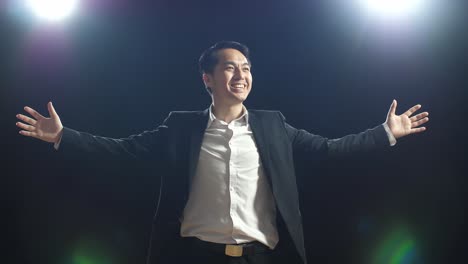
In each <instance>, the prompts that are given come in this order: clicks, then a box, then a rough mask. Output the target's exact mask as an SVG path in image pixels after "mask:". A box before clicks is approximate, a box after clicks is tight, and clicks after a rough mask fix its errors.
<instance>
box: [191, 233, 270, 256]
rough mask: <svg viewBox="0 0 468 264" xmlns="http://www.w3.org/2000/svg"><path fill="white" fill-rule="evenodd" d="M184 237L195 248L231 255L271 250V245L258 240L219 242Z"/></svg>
mask: <svg viewBox="0 0 468 264" xmlns="http://www.w3.org/2000/svg"><path fill="white" fill-rule="evenodd" d="M184 239H188V240H190V244H191V245H192V247H193V249H195V250H208V251H211V252H214V253H219V254H225V255H227V256H230V257H241V256H246V255H254V254H259V253H265V252H269V251H271V249H270V248H269V247H267V246H266V245H264V244H262V243H260V242H258V241H253V242H248V243H242V244H219V243H213V242H207V241H203V240H200V239H198V238H195V237H186V238H184Z"/></svg>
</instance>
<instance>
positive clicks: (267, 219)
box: [181, 107, 279, 248]
mask: <svg viewBox="0 0 468 264" xmlns="http://www.w3.org/2000/svg"><path fill="white" fill-rule="evenodd" d="M181 236H183V237H197V238H199V239H201V240H204V241H209V242H214V243H222V244H239V243H245V242H250V241H255V240H256V241H259V242H261V243H263V244H265V245H267V246H268V247H270V248H274V247H275V246H276V244H277V243H278V239H279V238H278V231H277V228H276V205H275V202H274V199H273V194H272V192H271V188H270V185H269V183H268V180H267V178H266V176H265V173H264V171H263V166H262V163H261V161H260V156H259V153H258V150H257V146H256V144H255V140H254V137H253V134H252V130H251V129H250V126H249V123H248V112H247V109H245V107H244V109H243V115H242V116H241V117H239V118H238V119H236V120H233V121H232V122H230V123H229V124H227V123H226V122H224V121H222V120H219V119H217V118H216V117H215V116H214V114H213V112H212V111H211V107H210V118H209V121H208V125H207V128H206V130H205V134H204V137H203V143H202V146H201V150H200V156H199V160H198V166H197V169H196V172H195V175H194V178H193V179H192V185H191V189H190V194H189V198H188V202H187V205H186V207H185V209H184V212H183V217H182V226H181Z"/></svg>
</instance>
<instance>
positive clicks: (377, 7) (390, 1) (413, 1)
mask: <svg viewBox="0 0 468 264" xmlns="http://www.w3.org/2000/svg"><path fill="white" fill-rule="evenodd" d="M360 2H361V5H362V6H363V7H364V8H365V9H367V11H368V12H369V15H372V16H378V17H381V18H399V17H407V16H411V15H415V14H416V13H418V12H419V11H420V10H421V8H422V5H423V2H424V0H360Z"/></svg>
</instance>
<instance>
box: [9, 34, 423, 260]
mask: <svg viewBox="0 0 468 264" xmlns="http://www.w3.org/2000/svg"><path fill="white" fill-rule="evenodd" d="M199 65H200V71H201V73H202V78H203V82H204V84H205V87H206V89H207V90H208V92H209V94H210V96H211V98H212V104H211V106H210V107H209V108H208V109H206V110H204V111H192V112H187V111H183V112H171V113H170V114H169V116H168V117H167V119H166V120H165V121H164V123H163V124H162V125H161V126H159V127H158V128H157V129H155V130H151V131H145V132H143V133H141V134H138V135H133V136H130V137H128V138H123V139H112V138H106V137H99V136H94V135H90V134H87V133H83V132H78V131H76V130H72V129H70V128H67V127H63V126H62V123H61V121H60V118H59V116H58V114H57V113H56V111H55V109H54V107H53V106H52V104H51V103H50V102H49V104H48V110H49V114H50V117H49V118H46V117H44V116H42V115H40V114H39V113H38V112H36V111H35V110H34V109H32V108H30V107H25V111H26V112H28V113H29V114H30V115H31V116H32V118H31V117H28V116H25V115H22V114H18V115H17V117H18V118H19V119H20V120H21V121H22V122H17V126H18V127H20V128H21V129H22V130H21V131H20V134H22V135H25V136H31V137H35V138H38V139H41V140H43V141H46V142H51V143H55V148H56V149H58V150H59V151H60V152H81V153H97V154H99V155H112V156H116V157H124V158H129V159H135V158H138V159H145V160H149V161H150V162H151V164H154V166H156V168H158V172H159V173H158V175H155V177H161V178H162V180H161V190H160V192H159V199H158V208H157V210H156V212H157V215H156V216H157V217H156V221H155V223H154V231H153V234H152V238H153V239H152V243H151V244H152V247H151V250H150V253H151V254H150V255H151V257H148V262H149V263H189V262H190V263H203V264H207V263H216V264H220V263H229V264H234V263H249V264H261V263H297V264H299V263H307V259H306V254H305V245H304V238H303V229H302V219H301V212H300V210H299V199H298V195H299V194H298V188H297V185H296V175H295V170H294V157H297V156H301V157H315V158H316V157H318V156H333V155H343V154H347V155H352V154H353V153H356V152H362V151H372V150H378V149H382V148H385V147H388V146H390V145H394V144H395V143H396V139H398V138H401V137H403V136H406V135H409V134H413V133H419V132H422V131H424V130H425V128H424V127H420V126H421V125H422V124H424V123H426V122H427V121H428V117H427V116H428V113H427V112H423V113H420V114H417V115H414V116H413V114H414V113H415V112H416V111H417V110H418V109H420V107H421V106H420V105H415V106H414V107H412V108H410V109H408V110H407V111H406V112H404V113H403V114H401V115H396V113H395V112H396V106H397V103H396V101H393V102H392V104H391V106H390V110H389V112H388V114H387V118H386V120H385V122H384V123H383V124H381V125H379V126H376V127H375V128H373V129H368V130H366V131H364V132H362V133H359V134H354V135H348V136H345V137H342V138H339V139H333V140H329V139H327V138H325V137H322V136H318V135H314V134H311V133H309V132H307V131H304V130H299V129H296V128H294V127H292V126H291V125H289V124H287V123H286V122H285V119H284V117H283V115H282V114H281V113H280V112H278V111H260V110H252V109H249V110H247V108H246V107H245V106H244V104H243V102H244V101H245V100H246V99H247V97H248V95H249V93H250V91H251V89H252V74H251V71H250V68H251V63H250V59H249V50H248V49H247V47H246V46H244V45H242V44H240V43H237V42H233V41H222V42H219V43H216V44H215V45H213V46H212V47H210V48H208V49H207V50H206V51H205V52H204V53H203V54H202V55H201V57H200V60H199Z"/></svg>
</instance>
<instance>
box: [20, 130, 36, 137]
mask: <svg viewBox="0 0 468 264" xmlns="http://www.w3.org/2000/svg"><path fill="white" fill-rule="evenodd" d="M19 133H20V134H21V135H23V136H27V137H37V134H36V133H35V132H30V131H25V130H21V131H20V132H19Z"/></svg>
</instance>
